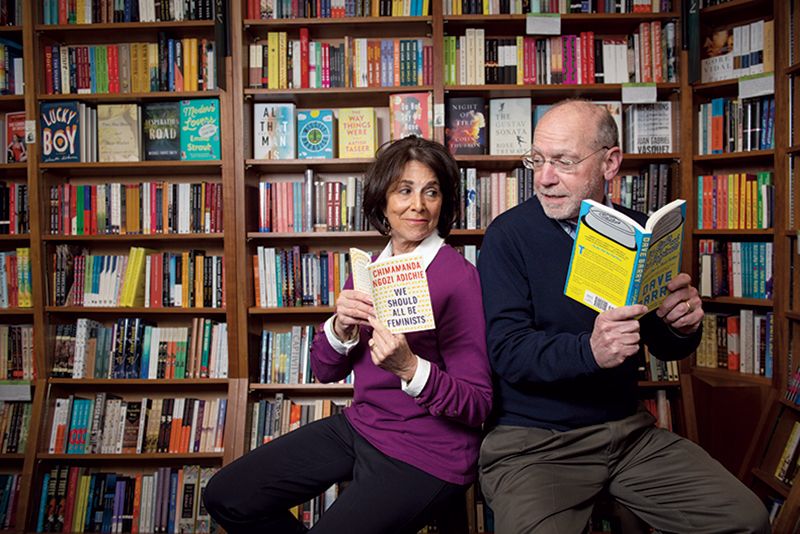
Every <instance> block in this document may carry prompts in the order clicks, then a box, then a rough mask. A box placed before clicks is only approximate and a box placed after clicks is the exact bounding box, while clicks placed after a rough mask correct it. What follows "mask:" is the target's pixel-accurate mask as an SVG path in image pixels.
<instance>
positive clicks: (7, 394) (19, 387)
mask: <svg viewBox="0 0 800 534" xmlns="http://www.w3.org/2000/svg"><path fill="white" fill-rule="evenodd" d="M0 400H2V401H29V400H31V384H30V382H23V383H22V384H14V383H11V382H2V383H0Z"/></svg>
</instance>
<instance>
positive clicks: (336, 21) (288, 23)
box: [243, 16, 433, 31]
mask: <svg viewBox="0 0 800 534" xmlns="http://www.w3.org/2000/svg"><path fill="white" fill-rule="evenodd" d="M432 21H433V17H432V16H424V17H346V18H323V17H319V18H296V19H295V18H292V19H245V20H244V22H243V24H244V27H245V29H251V28H268V29H269V30H270V31H272V30H276V29H278V28H303V27H307V26H314V27H315V28H316V27H317V26H347V27H351V26H355V25H370V26H387V25H388V26H393V25H395V24H420V23H424V24H430V23H431V22H432Z"/></svg>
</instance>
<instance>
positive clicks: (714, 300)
mask: <svg viewBox="0 0 800 534" xmlns="http://www.w3.org/2000/svg"><path fill="white" fill-rule="evenodd" d="M703 303H704V304H735V305H737V306H754V307H757V308H771V307H772V299H751V298H744V297H703Z"/></svg>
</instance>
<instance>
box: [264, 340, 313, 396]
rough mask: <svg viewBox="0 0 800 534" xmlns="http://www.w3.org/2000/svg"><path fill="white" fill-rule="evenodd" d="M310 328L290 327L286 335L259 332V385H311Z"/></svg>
mask: <svg viewBox="0 0 800 534" xmlns="http://www.w3.org/2000/svg"><path fill="white" fill-rule="evenodd" d="M313 340H314V326H312V325H292V327H291V330H290V331H288V332H274V331H272V330H266V329H265V330H262V331H261V353H260V354H259V358H258V383H259V384H312V383H314V381H315V380H314V377H313V375H312V373H311V357H310V354H311V342H312V341H313Z"/></svg>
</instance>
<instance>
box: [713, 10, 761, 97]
mask: <svg viewBox="0 0 800 534" xmlns="http://www.w3.org/2000/svg"><path fill="white" fill-rule="evenodd" d="M774 26H775V24H774V21H772V20H764V19H760V20H756V21H753V22H749V23H745V24H740V25H736V26H728V27H724V28H715V29H713V30H712V31H711V32H710V34H709V35H708V36H707V37H706V39H705V41H704V43H703V51H702V59H701V60H700V80H701V81H702V82H703V83H706V82H718V81H722V80H730V79H734V78H740V77H742V76H747V75H750V74H760V73H762V72H773V71H774V70H775V47H774V44H773V43H774V40H775V27H774Z"/></svg>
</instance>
